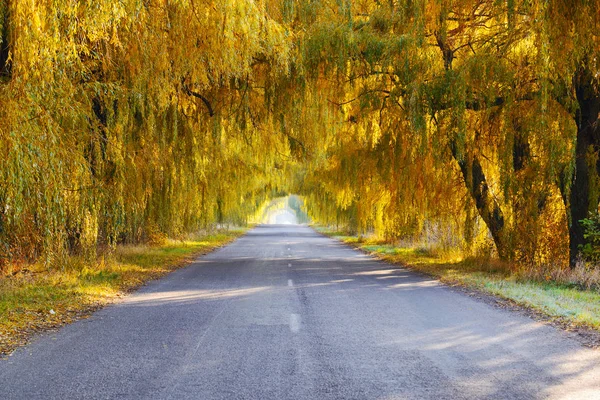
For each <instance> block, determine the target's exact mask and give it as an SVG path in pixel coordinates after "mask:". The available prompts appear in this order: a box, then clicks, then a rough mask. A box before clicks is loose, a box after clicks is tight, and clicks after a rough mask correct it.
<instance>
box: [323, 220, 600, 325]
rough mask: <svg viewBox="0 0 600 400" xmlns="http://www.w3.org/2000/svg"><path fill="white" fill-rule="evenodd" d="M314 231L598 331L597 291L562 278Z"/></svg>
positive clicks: (599, 299) (494, 262)
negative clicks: (549, 277)
mask: <svg viewBox="0 0 600 400" xmlns="http://www.w3.org/2000/svg"><path fill="white" fill-rule="evenodd" d="M318 230H319V231H320V232H322V233H324V234H326V235H329V236H331V237H334V238H336V239H338V240H340V241H342V242H344V243H347V244H350V245H352V246H354V247H357V248H360V249H361V250H363V251H366V252H368V253H370V254H372V255H374V256H376V257H378V258H380V259H383V260H385V261H388V262H390V263H394V264H400V265H403V266H406V267H409V268H411V269H414V270H417V271H420V272H424V273H426V274H428V275H432V276H435V277H437V278H438V279H440V281H442V282H445V283H448V284H453V285H456V284H458V285H461V286H465V287H469V288H473V289H478V290H481V291H483V292H486V293H489V294H492V295H495V296H499V297H502V298H505V299H508V300H511V301H513V302H515V303H517V304H520V305H522V306H525V307H528V308H531V309H534V310H536V311H539V312H542V313H543V314H545V315H547V316H549V317H551V318H558V319H560V320H562V321H565V322H567V323H569V324H572V325H574V326H586V327H592V328H595V329H600V292H599V291H598V290H590V289H587V290H586V289H584V288H582V287H581V285H577V284H570V283H568V282H567V279H564V280H563V281H561V282H556V281H553V280H542V279H532V278H531V277H528V276H527V275H524V274H522V273H519V272H518V271H517V272H514V271H512V270H511V268H510V267H509V265H508V264H506V263H503V262H500V261H497V260H491V259H478V258H461V257H460V256H459V255H458V254H453V253H452V252H436V251H433V250H430V249H427V248H423V247H399V246H394V245H392V244H385V243H381V241H378V240H376V239H375V240H370V239H368V238H366V239H365V238H362V240H360V241H359V240H358V238H357V237H353V236H348V235H342V234H339V233H338V232H333V231H330V230H328V229H325V228H318Z"/></svg>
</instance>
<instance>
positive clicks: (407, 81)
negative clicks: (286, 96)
mask: <svg viewBox="0 0 600 400" xmlns="http://www.w3.org/2000/svg"><path fill="white" fill-rule="evenodd" d="M340 4H342V5H340V6H339V7H338V6H334V5H333V4H328V5H324V6H323V7H324V10H321V13H322V15H323V16H324V17H323V18H322V19H321V20H317V21H316V22H313V23H312V25H311V28H310V29H311V30H309V33H310V35H309V37H308V38H307V39H306V40H305V42H304V43H303V45H304V48H305V51H304V57H305V61H306V63H307V65H309V66H310V67H311V68H312V70H316V71H318V73H317V74H316V75H317V76H316V77H315V83H314V85H316V86H317V87H322V90H323V93H326V94H325V95H324V96H323V97H324V98H326V99H327V100H328V102H329V103H330V104H329V106H330V107H334V108H337V109H338V111H339V113H340V120H341V121H344V122H343V123H341V124H340V126H339V127H336V129H333V131H334V132H337V133H332V134H331V135H334V136H335V135H336V134H337V135H339V136H340V137H342V139H340V140H339V141H340V142H342V141H343V142H345V143H346V142H353V143H354V145H347V144H343V145H340V146H339V147H338V148H337V149H336V150H334V151H332V149H331V148H328V152H329V154H330V155H331V153H334V154H333V155H331V157H330V158H331V159H333V160H335V159H336V158H340V159H341V160H342V161H340V162H338V163H337V165H339V168H338V167H334V168H338V170H339V174H338V175H333V176H332V174H330V172H331V171H328V169H327V167H325V168H324V171H325V173H324V174H323V175H322V176H319V175H317V179H316V181H319V180H320V181H326V182H327V177H328V176H330V177H331V178H330V179H329V181H330V183H329V185H327V184H325V185H321V186H328V188H325V191H329V193H331V196H330V197H332V198H334V199H335V198H337V201H338V202H337V206H338V208H342V209H348V210H350V209H352V210H355V212H356V213H358V214H360V215H357V217H358V220H361V219H362V220H364V219H365V218H366V219H368V218H371V219H372V220H377V219H378V217H377V216H376V215H377V214H381V213H382V211H381V210H383V215H387V216H393V215H394V214H395V215H397V216H398V217H392V218H388V221H387V222H383V228H381V223H379V225H380V229H388V228H390V227H391V226H393V225H394V223H393V222H392V221H394V220H395V221H396V222H399V223H400V225H402V223H407V224H412V225H413V226H415V222H414V221H413V220H414V218H410V217H409V216H410V215H412V216H416V219H417V220H420V221H421V223H420V224H419V223H418V222H417V223H416V228H417V230H418V228H419V227H420V226H422V225H423V221H426V220H429V219H432V218H434V217H438V216H439V215H440V214H443V215H444V214H445V215H456V211H457V210H458V209H460V208H461V207H463V210H464V211H463V215H464V218H465V221H466V223H465V227H464V229H463V233H464V234H465V236H469V234H468V233H469V231H472V229H471V228H470V227H469V224H472V221H473V219H472V218H471V217H470V216H471V215H472V213H473V212H472V211H474V212H475V213H476V214H477V215H478V216H479V219H480V220H481V221H483V222H484V223H485V225H486V226H487V229H488V230H489V232H490V235H491V237H492V239H493V241H494V243H495V247H496V249H497V251H498V253H499V255H500V257H501V258H505V259H515V258H519V259H529V260H531V259H533V258H535V257H536V254H537V253H539V251H538V250H539V249H540V247H541V246H543V245H544V243H541V241H543V238H544V236H545V235H547V234H548V233H549V232H551V231H552V230H553V229H554V228H556V227H557V226H558V227H560V226H565V227H566V218H565V215H566V214H565V208H564V205H562V206H561V202H560V194H559V193H560V190H559V189H560V188H561V187H560V185H559V183H560V182H562V181H564V177H565V174H568V166H569V164H570V162H571V152H572V150H573V146H572V143H573V141H572V135H573V133H574V130H573V129H572V127H571V126H570V125H569V121H568V118H567V116H568V113H567V112H565V110H564V107H563V106H562V105H561V103H560V102H559V101H557V100H555V99H549V98H548V96H547V95H546V93H547V92H548V90H549V89H548V82H547V80H546V79H544V77H545V75H544V73H545V72H544V71H545V70H546V69H545V65H546V60H547V55H546V54H545V53H544V49H545V48H547V46H545V45H544V43H545V40H546V36H545V35H544V30H543V26H542V25H540V23H539V21H540V20H544V19H545V18H546V17H545V16H544V12H545V9H544V8H543V7H542V5H540V6H537V5H535V4H527V5H513V4H512V3H503V2H496V1H480V0H477V1H461V2H452V1H444V2H437V1H418V2H413V1H411V2H393V3H384V4H382V3H371V2H344V3H340ZM549 129H553V130H554V132H553V133H552V134H551V135H548V130H549ZM343 160H346V161H343ZM317 170H318V168H317ZM457 179H459V180H460V181H462V185H463V186H462V189H461V188H459V187H457V186H456V181H457ZM367 192H368V193H370V194H367ZM465 198H467V199H468V200H467V201H466V204H465V201H464V199H465ZM444 203H446V204H447V205H444ZM411 206H412V208H411ZM361 209H363V210H365V209H366V211H360V210H361ZM563 224H564V225H563ZM395 229H396V230H399V231H400V232H402V231H403V229H402V228H395ZM559 230H560V229H559ZM563 232H564V230H563ZM559 234H560V233H559ZM540 238H541V239H540ZM559 242H561V241H559ZM562 243H565V241H564V239H562ZM548 247H550V246H546V248H548ZM555 254H559V255H560V252H558V253H555Z"/></svg>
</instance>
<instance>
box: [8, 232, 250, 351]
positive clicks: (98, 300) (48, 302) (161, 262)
mask: <svg viewBox="0 0 600 400" xmlns="http://www.w3.org/2000/svg"><path fill="white" fill-rule="evenodd" d="M243 232H244V230H237V231H230V232H222V233H217V234H211V235H198V236H196V237H191V238H189V239H187V240H182V241H179V240H178V241H175V240H167V241H166V242H165V243H164V244H162V245H160V246H119V247H117V249H116V250H115V252H114V254H112V255H110V256H106V257H104V258H101V259H99V260H97V261H96V262H93V263H90V262H86V261H85V260H83V259H82V258H79V257H69V258H68V259H67V260H66V261H65V262H64V263H63V267H62V268H55V269H50V270H49V269H47V268H44V267H43V266H42V265H30V266H27V267H26V268H21V269H19V270H17V271H16V272H11V273H7V274H6V275H5V276H0V355H2V354H8V353H10V351H12V350H13V349H14V348H15V347H17V346H19V345H22V344H24V343H26V341H27V339H28V338H29V337H30V336H31V334H33V333H35V332H38V331H43V330H47V329H50V328H54V327H58V326H60V325H62V324H65V323H69V322H72V321H73V320H75V319H77V318H80V317H82V316H85V315H87V314H89V313H90V312H91V311H93V310H95V309H97V308H99V307H102V306H103V305H106V304H108V303H110V302H112V301H114V300H115V299H117V298H119V297H121V296H123V295H124V294H125V293H127V292H129V291H131V290H133V289H135V288H137V287H139V286H140V285H142V284H143V283H144V282H147V281H149V280H152V279H156V278H159V277H161V276H164V275H165V274H167V273H169V272H171V271H173V270H174V269H176V268H178V267H181V266H183V265H186V264H187V263H188V262H189V261H191V260H193V259H194V258H195V257H197V256H198V255H200V254H204V253H207V252H209V251H211V250H213V249H215V248H216V247H219V246H222V245H223V244H225V243H227V242H229V241H231V240H233V239H235V238H236V237H238V236H240V235H241V234H243Z"/></svg>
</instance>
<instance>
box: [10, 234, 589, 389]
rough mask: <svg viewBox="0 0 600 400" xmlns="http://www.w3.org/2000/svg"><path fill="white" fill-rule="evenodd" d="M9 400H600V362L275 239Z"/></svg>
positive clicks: (70, 343) (53, 365)
mask: <svg viewBox="0 0 600 400" xmlns="http://www.w3.org/2000/svg"><path fill="white" fill-rule="evenodd" d="M0 398H2V399H120V398H123V399H201V400H204V399H260V400H264V399H277V400H279V399H319V400H320V399H436V400H441V399H453V400H454V399H538V398H539V399H545V398H556V399H569V398H573V399H576V398H580V399H594V398H597V399H600V352H599V351H594V350H590V349H587V348H584V347H581V346H580V345H579V344H578V343H576V342H575V341H573V340H571V339H569V338H568V337H567V336H566V335H565V334H564V333H563V332H560V331H558V330H556V329H554V328H552V327H549V326H545V325H542V324H540V323H537V322H534V321H532V320H530V319H529V318H527V317H524V316H522V315H520V314H517V313H514V312H510V311H504V310H501V309H499V308H496V307H493V306H490V305H487V304H485V303H482V302H479V301H477V300H475V299H473V298H470V297H468V296H466V295H464V294H461V293H458V292H455V291H453V290H451V289H449V288H446V287H444V286H443V285H440V284H439V283H438V282H436V281H435V280H431V279H428V278H426V277H423V276H420V275H417V274H414V273H412V272H410V271H407V270H404V269H401V268H398V267H396V266H391V265H388V264H385V263H383V262H380V261H375V260H373V259H371V258H369V257H368V256H366V255H364V254H361V253H360V252H357V251H355V250H352V249H349V248H348V247H345V246H343V245H341V244H339V243H338V242H336V241H334V240H331V239H328V238H325V237H323V236H321V235H319V234H317V233H315V232H314V231H313V230H311V229H310V228H308V227H303V226H294V225H287V226H283V225H276V226H260V227H257V228H255V229H254V230H252V231H251V232H249V233H248V234H247V235H245V236H244V237H242V238H240V239H238V240H237V241H236V242H234V243H233V244H231V245H229V246H227V247H224V248H222V249H219V250H218V251H216V252H214V253H212V254H209V255H207V256H204V257H201V258H200V259H198V260H197V261H196V262H195V263H193V264H191V265H190V266H189V267H187V268H184V269H181V270H178V271H176V272H174V273H172V274H171V275H169V276H168V277H166V278H164V279H162V280H159V281H156V282H153V283H151V284H149V285H148V286H146V287H144V288H142V289H141V290H140V291H138V292H137V293H135V294H134V295H131V296H129V297H127V298H126V299H125V300H124V301H122V302H120V303H118V304H116V305H112V306H109V307H107V308H105V309H103V310H101V311H99V312H97V313H95V314H94V315H93V316H92V317H91V318H89V319H87V320H82V321H79V322H76V323H74V324H72V325H69V326H66V327H64V328H63V329H61V330H60V331H58V332H55V333H49V334H46V335H43V336H41V337H39V338H38V339H36V340H35V341H34V342H33V343H32V344H30V345H29V346H27V347H25V348H22V349H20V350H18V351H17V352H16V353H15V354H13V356H12V357H10V358H9V359H8V360H5V361H0Z"/></svg>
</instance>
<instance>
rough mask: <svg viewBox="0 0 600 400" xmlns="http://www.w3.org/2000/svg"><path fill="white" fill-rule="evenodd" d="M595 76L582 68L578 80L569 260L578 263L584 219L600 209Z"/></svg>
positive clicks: (599, 106)
mask: <svg viewBox="0 0 600 400" xmlns="http://www.w3.org/2000/svg"><path fill="white" fill-rule="evenodd" d="M593 82H594V78H593V76H592V74H591V73H590V71H589V70H587V69H586V70H580V71H579V72H578V74H577V76H576V77H575V79H574V84H575V94H576V96H577V102H578V104H579V110H578V111H577V113H576V115H575V120H576V123H577V144H576V147H575V173H574V176H573V182H572V185H571V196H570V200H571V201H570V221H569V245H570V252H569V262H570V265H571V267H574V266H575V264H576V263H577V259H578V256H579V251H580V247H581V246H582V245H584V244H585V242H586V240H585V238H584V233H585V231H584V228H583V226H582V224H581V220H582V219H584V218H587V217H588V215H589V213H590V212H595V211H597V210H598V199H599V195H600V193H598V190H597V189H596V188H597V183H599V182H600V168H599V167H600V164H599V162H600V160H599V158H598V150H599V148H600V121H599V119H598V118H599V113H600V93H599V92H598V90H597V89H596V88H595V87H594V83H593Z"/></svg>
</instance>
